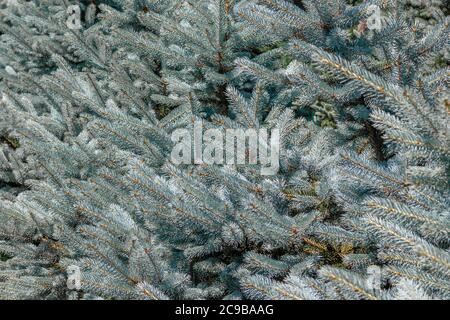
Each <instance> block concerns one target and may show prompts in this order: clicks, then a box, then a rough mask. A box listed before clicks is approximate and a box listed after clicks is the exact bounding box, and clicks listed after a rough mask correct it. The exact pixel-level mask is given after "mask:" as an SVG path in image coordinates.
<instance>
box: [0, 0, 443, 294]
mask: <svg viewBox="0 0 450 320" xmlns="http://www.w3.org/2000/svg"><path fill="white" fill-rule="evenodd" d="M426 2H430V3H429V4H425V6H424V5H423V3H415V2H414V1H401V0H397V1H396V0H383V1H382V0H379V1H378V0H369V1H344V0H329V1H326V0H299V1H297V0H295V1H293V0H292V1H291V0H241V1H239V0H124V1H119V0H102V1H100V0H97V1H72V0H36V1H25V0H9V1H3V2H2V3H1V4H0V33H1V37H0V90H1V98H2V100H1V102H0V148H1V149H0V298H1V299H248V298H250V299H448V298H450V268H449V267H450V252H449V244H450V238H449V231H450V219H449V218H450V217H449V208H450V197H449V196H450V193H449V190H450V189H449V174H450V166H449V164H450V159H449V158H450V147H449V146H450V129H449V128H450V127H449V120H450V95H449V90H448V89H449V88H448V86H449V75H450V73H449V71H450V69H449V67H448V45H449V39H450V37H449V35H450V28H449V22H450V19H449V18H448V16H447V14H448V12H446V11H445V4H444V3H442V2H441V1H426ZM72 5H78V8H80V13H81V14H80V21H79V22H80V28H73V27H71V25H70V24H69V23H68V21H70V19H73V12H72V11H71V8H73V7H71V6H72ZM374 7H375V8H378V9H379V10H380V13H381V17H380V20H379V21H380V22H381V26H380V28H375V29H374V28H371V24H370V21H371V19H374V16H373V14H374V9H373V8H374ZM375 18H376V17H375ZM198 121H202V123H203V125H204V126H205V127H206V128H209V129H219V130H224V129H247V128H254V129H261V128H264V129H267V130H273V129H278V130H279V132H280V140H281V141H280V147H281V150H280V159H279V164H280V168H279V171H278V172H277V173H276V174H275V175H261V173H260V165H259V164H256V165H248V164H247V165H230V164H229V165H206V164H201V165H198V164H183V165H175V164H173V163H172V162H171V157H170V155H171V152H172V148H173V146H174V142H173V140H172V139H171V135H172V133H173V132H174V131H175V130H177V129H181V128H184V129H188V130H190V131H191V130H193V129H194V124H195V123H196V122H198ZM74 267H75V268H78V270H79V271H80V273H79V274H80V276H81V282H80V285H81V286H80V287H77V286H76V287H73V286H71V285H70V284H69V285H68V284H67V280H68V278H70V275H71V272H72V271H71V270H72V269H73V268H74ZM370 270H375V272H378V271H379V272H380V274H379V279H378V280H379V284H378V285H374V283H373V280H374V279H375V280H376V278H373V274H371V273H370V272H371V271H370ZM377 270H378V271H377ZM376 275H377V274H376ZM69 280H70V279H69Z"/></svg>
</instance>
